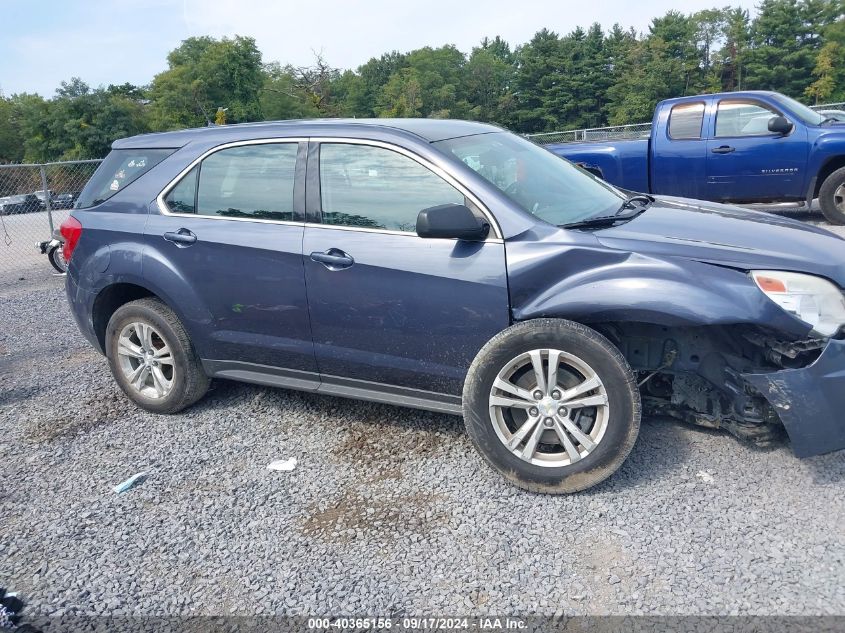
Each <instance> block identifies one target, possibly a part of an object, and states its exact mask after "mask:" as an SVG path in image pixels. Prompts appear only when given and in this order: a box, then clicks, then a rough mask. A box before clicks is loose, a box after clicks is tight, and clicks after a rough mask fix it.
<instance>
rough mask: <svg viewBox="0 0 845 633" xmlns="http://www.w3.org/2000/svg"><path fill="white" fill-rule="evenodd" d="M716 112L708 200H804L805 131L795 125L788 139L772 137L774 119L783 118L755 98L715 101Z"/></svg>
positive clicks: (709, 145)
mask: <svg viewBox="0 0 845 633" xmlns="http://www.w3.org/2000/svg"><path fill="white" fill-rule="evenodd" d="M713 109H714V112H713V116H712V117H711V119H712V124H711V134H710V138H709V139H708V141H707V149H708V152H707V191H706V199H708V200H714V201H717V202H721V201H732V202H768V201H784V200H802V199H803V198H804V195H805V191H804V186H803V185H804V169H805V167H806V165H807V131H806V129H805V128H804V127H803V126H801V125H795V127H794V128H793V129H792V132H790V133H789V134H787V135H785V136H784V135H781V134H773V133H772V132H769V127H768V125H769V120H770V119H771V118H772V117H774V116H778V115H784V113H783V112H780V111H778V110H777V109H776V108H775V107H774V106H771V105H768V104H766V103H764V102H762V101H758V100H756V99H752V98H747V97H743V98H731V97H725V98H722V99H718V100H717V101H715V102H714V104H713ZM787 118H789V117H787ZM791 121H792V123H796V121H795V120H794V119H791Z"/></svg>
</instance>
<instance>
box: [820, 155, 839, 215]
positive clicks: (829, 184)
mask: <svg viewBox="0 0 845 633" xmlns="http://www.w3.org/2000/svg"><path fill="white" fill-rule="evenodd" d="M819 204H820V205H821V208H822V213H824V217H825V218H827V221H828V222H830V223H831V224H837V225H843V224H845V167H842V168H840V169H837V170H836V171H835V172H833V173H832V174H830V175H829V176H828V177H827V178H825V180H824V182H823V183H822V186H821V189H819Z"/></svg>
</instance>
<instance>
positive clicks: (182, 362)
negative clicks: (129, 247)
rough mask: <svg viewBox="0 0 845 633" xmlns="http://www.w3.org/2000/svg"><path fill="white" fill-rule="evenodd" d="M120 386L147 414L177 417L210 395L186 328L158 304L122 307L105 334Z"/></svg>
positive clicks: (143, 302) (154, 301)
mask: <svg viewBox="0 0 845 633" xmlns="http://www.w3.org/2000/svg"><path fill="white" fill-rule="evenodd" d="M106 356H107V357H108V359H109V366H110V367H111V371H112V374H113V375H114V378H115V380H116V381H117V384H118V385H119V386H120V388H121V389H122V390H123V392H124V393H125V394H126V395H127V396H129V398H130V399H131V400H132V401H133V402H134V403H135V404H137V405H138V406H139V407H141V408H142V409H146V410H147V411H152V412H153V413H176V412H178V411H181V410H182V409H184V408H186V407H188V406H190V405H192V404H193V403H194V402H196V401H197V400H199V399H200V398H202V397H203V396H204V395H205V393H206V391H208V385H209V379H208V376H206V374H205V372H204V371H203V368H202V364H201V363H200V360H199V357H198V356H197V354H196V352H195V351H194V347H193V345H192V344H191V340H190V339H189V338H188V334H187V332H186V331H185V328H184V327H183V326H182V323H181V322H180V321H179V319H178V318H177V316H176V315H175V314H174V313H173V311H172V310H171V309H170V308H168V307H167V306H166V305H164V304H163V303H162V302H161V301H159V300H158V299H152V298H146V299H139V300H137V301H131V302H129V303H127V304H125V305H122V306H121V307H119V308H118V309H117V310H116V311H115V313H114V314H113V315H112V317H111V319H110V320H109V324H108V328H107V329H106Z"/></svg>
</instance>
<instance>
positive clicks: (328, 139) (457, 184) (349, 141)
mask: <svg viewBox="0 0 845 633" xmlns="http://www.w3.org/2000/svg"><path fill="white" fill-rule="evenodd" d="M310 140H311V141H314V142H316V143H321V144H322V143H332V144H341V145H371V146H373V147H381V148H382V149H387V150H391V151H394V152H397V153H398V154H402V155H403V156H407V157H408V158H410V159H411V160H413V161H415V162H417V163H418V164H420V165H422V166H423V167H425V168H426V169H428V170H429V171H430V172H433V173H434V174H435V175H436V176H440V178H442V179H443V180H445V181H446V182H448V183H449V184H450V185H452V186H453V187H454V188H455V189H457V190H458V191H459V192H460V193H462V194H463V195H464V196H465V197H467V198H469V199H470V200H471V201H472V203H473V204H474V205H475V206H477V207H478V209H479V210H480V211H481V213H482V214H483V215H484V217H485V218H487V222H488V223H489V224H490V228H491V229H492V230H493V234H494V235H495V237H488V238H487V240H485V241H491V240H501V239H502V230H501V229H500V228H499V223H498V222H496V218H495V217H493V214H492V213H490V210H489V209H488V208H487V205H485V204H484V203H483V202H481V200H479V199H478V196H476V195H475V194H474V193H472V191H470V190H469V188H468V187H467V186H466V185H464V184H463V183H462V182H461V181H459V180H458V179H457V178H455V177H454V176H453V175H452V174H450V173H449V172H447V171H446V170H444V169H441V168H440V167H438V166H437V165H435V164H434V163H432V162H431V161H429V160H428V159H426V158H423V157H422V156H420V155H419V154H416V153H414V152H412V151H411V150H409V149H405V148H404V147H401V146H399V145H396V144H394V143H388V142H386V141H375V140H371V139H363V138H343V137H336V136H325V137H322V136H312V137H310ZM320 193H321V195H322V191H321V192H320ZM320 203H321V206H322V200H321V201H320ZM321 210H322V209H321ZM308 225H309V226H328V227H331V228H335V229H336V228H344V227H342V226H341V225H337V224H318V223H308ZM346 228H352V229H356V230H364V227H362V228H361V229H358V228H357V227H346ZM366 230H367V231H375V232H378V233H395V234H400V235H416V233H413V232H411V231H394V230H391V229H366Z"/></svg>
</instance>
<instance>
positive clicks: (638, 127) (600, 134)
mask: <svg viewBox="0 0 845 633" xmlns="http://www.w3.org/2000/svg"><path fill="white" fill-rule="evenodd" d="M810 107H811V108H812V109H813V110H816V111H821V110H825V111H827V110H842V111H845V102H841V101H840V102H837V103H823V104H819V105H814V106H810ZM650 135H651V121H649V122H648V123H629V124H627V125H612V126H608V127H592V128H583V129H580V130H565V131H563V132H540V133H538V134H526V135H525V137H526V138H529V139H531V140H532V141H534V142H535V143H537V144H539V145H551V144H553V143H575V142H579V141H616V140H625V139H637V138H648V137H649V136H650Z"/></svg>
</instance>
